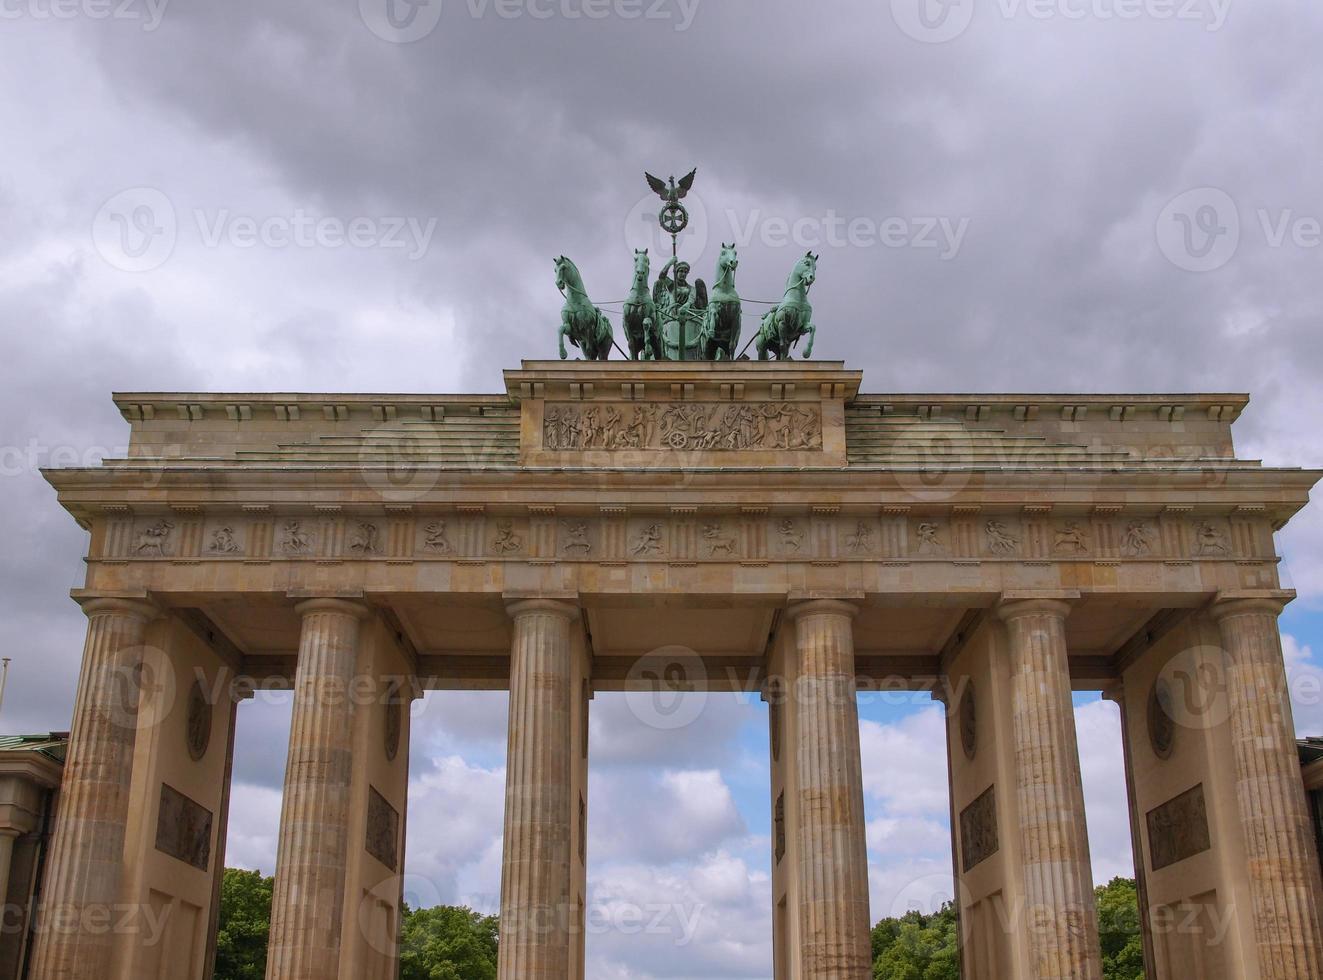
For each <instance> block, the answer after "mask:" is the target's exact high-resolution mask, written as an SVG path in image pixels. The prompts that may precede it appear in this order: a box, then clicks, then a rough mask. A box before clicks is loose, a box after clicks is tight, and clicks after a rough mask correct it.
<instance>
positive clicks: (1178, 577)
mask: <svg viewBox="0 0 1323 980" xmlns="http://www.w3.org/2000/svg"><path fill="white" fill-rule="evenodd" d="M805 288H807V287H805ZM760 350H761V346H760ZM862 380H863V379H862V376H861V374H860V373H859V372H856V371H851V370H847V369H846V367H845V366H844V365H843V364H841V363H839V362H805V361H792V360H783V361H745V360H730V359H726V360H715V361H663V360H656V361H604V360H600V359H599V360H589V361H581V362H561V361H556V362H542V361H534V362H525V363H524V365H523V366H522V368H521V369H519V370H511V371H507V372H506V373H505V378H504V381H505V383H504V390H501V391H500V392H499V393H497V394H492V395H479V396H475V395H348V394H322V395H307V394H266V395H257V394H224V395H220V394H206V395H204V394H197V393H174V394H161V393H142V394H120V395H117V396H116V397H115V404H116V405H117V407H118V409H119V410H120V412H121V413H122V414H123V416H124V418H125V419H126V420H127V421H128V422H129V424H130V425H131V440H130V448H129V452H128V455H127V457H126V458H123V459H113V460H107V461H106V462H105V463H104V465H102V466H100V467H96V468H89V469H62V470H54V471H50V472H48V473H47V477H48V479H49V480H50V482H51V483H52V484H53V486H54V487H55V489H56V490H57V491H58V494H59V500H60V503H61V504H62V505H63V506H64V507H65V508H66V509H67V510H68V511H69V512H70V513H71V514H72V515H73V517H74V518H75V519H76V520H77V521H78V522H79V523H80V524H81V525H82V526H83V527H84V528H86V529H87V531H88V532H89V534H90V544H89V548H88V554H87V574H86V582H85V585H84V586H83V587H82V588H79V589H77V590H76V591H75V592H74V599H75V600H76V601H77V602H78V603H80V604H81V606H82V608H83V611H84V612H85V613H86V615H87V619H88V628H87V643H86V648H85V652H84V656H83V668H82V674H81V680H80V683H79V689H78V696H77V703H76V707H75V712H74V721H73V736H72V744H71V746H70V751H69V757H68V766H67V774H66V780H65V784H64V788H63V793H62V798H61V803H60V807H59V815H58V820H57V824H56V827H55V831H54V835H55V836H54V841H53V844H52V848H51V855H50V860H49V865H48V867H47V871H46V878H45V885H44V891H43V893H42V900H41V907H42V915H41V919H40V932H39V937H38V947H37V953H36V963H35V968H34V970H33V972H32V977H33V980H106V978H114V980H138V978H144V980H145V978H154V980H159V978H170V980H192V978H203V977H207V976H209V975H210V969H211V966H210V963H211V958H212V955H213V953H212V950H213V949H214V941H215V934H216V924H217V904H218V903H217V896H218V892H219V881H220V875H221V870H222V868H223V865H224V851H225V827H226V821H227V810H228V805H229V803H228V800H229V781H230V769H231V762H232V753H233V744H234V743H233V740H234V723H235V718H236V705H237V704H238V702H239V701H240V700H241V699H242V698H243V697H244V696H245V695H246V694H247V693H249V692H251V691H252V690H253V688H254V687H255V686H263V685H268V686H287V687H289V688H291V689H292V690H293V728H292V734H291V737H290V743H289V748H288V765H287V774H286V778H285V792H284V808H283V814H282V817H281V825H280V838H279V857H278V863H277V867H276V890H275V902H274V908H273V912H272V933H271V950H270V967H269V973H268V976H269V977H271V978H275V980H331V978H340V980H351V978H352V980H385V978H388V977H389V978H393V977H394V976H395V975H396V959H397V934H398V928H399V923H400V915H401V904H402V898H401V875H402V874H403V869H404V862H405V855H404V840H405V818H406V814H407V796H408V792H407V790H408V769H409V714H410V712H409V710H408V709H409V705H410V703H411V702H412V701H413V700H415V699H417V698H418V697H420V696H421V694H422V692H423V691H426V690H438V689H447V690H479V689H482V690H508V691H509V695H510V726H509V754H508V781H507V791H506V807H505V838H504V841H505V845H504V864H503V877H502V899H501V912H502V922H501V928H502V936H501V948H500V960H501V963H500V977H501V978H502V980H579V978H581V977H583V975H584V965H583V964H584V939H583V937H584V929H583V921H584V919H583V917H584V908H585V900H586V877H585V865H586V860H587V842H588V841H589V839H590V834H589V833H588V830H587V821H588V819H589V816H590V814H589V812H588V808H587V802H586V801H587V792H586V781H587V771H588V764H589V759H588V743H587V719H588V713H589V711H590V710H591V705H592V702H593V698H594V695H595V694H596V693H597V692H607V691H621V690H631V689H633V690H637V689H646V688H647V686H648V685H650V684H662V685H669V686H671V687H673V688H675V689H677V690H685V689H697V688H705V689H711V690H752V691H755V692H760V693H761V694H762V696H763V698H764V699H765V700H766V701H767V702H768V705H769V729H770V730H769V751H770V762H771V774H772V775H771V785H770V786H769V788H768V790H769V794H770V797H769V798H770V802H771V805H772V812H773V813H774V823H775V829H774V833H773V835H772V836H773V844H772V847H773V853H772V855H771V862H772V867H773V876H774V882H773V907H772V908H770V909H768V914H769V915H770V916H771V917H772V921H773V923H774V935H775V975H776V977H777V978H778V980H787V978H795V980H838V978H839V980H846V978H848V980H864V978H868V977H870V976H871V972H870V970H871V966H870V962H869V959H870V956H869V926H870V910H869V898H868V896H869V891H868V861H867V854H866V846H865V820H864V804H863V791H862V776H861V765H860V746H859V737H858V709H857V702H856V697H855V695H856V692H857V691H858V690H860V689H870V688H874V689H875V688H877V687H879V686H882V685H893V686H894V685H899V686H901V687H905V688H910V689H914V690H929V691H932V692H933V694H934V696H936V697H938V698H940V699H941V700H943V702H944V703H945V706H946V716H947V748H948V751H947V757H948V759H949V774H950V787H951V814H952V824H953V840H954V849H955V865H954V869H953V873H954V878H955V893H956V896H957V899H958V907H959V913H960V920H961V932H962V938H963V970H964V976H965V978H967V980H993V978H995V980H1005V978H1010V977H1016V978H1072V980H1074V978H1085V980H1089V978H1098V977H1100V975H1101V967H1100V954H1099V939H1098V930H1097V926H1096V921H1095V909H1094V900H1093V876H1092V872H1091V868H1090V857H1089V838H1088V833H1087V830H1086V825H1085V814H1084V799H1083V793H1082V789H1081V783H1080V766H1079V759H1078V748H1077V741H1076V732H1075V722H1074V714H1073V711H1072V693H1073V692H1075V691H1080V690H1091V691H1097V690H1101V691H1103V692H1105V696H1106V697H1108V698H1111V699H1113V700H1115V701H1116V702H1117V703H1118V704H1119V705H1120V707H1121V715H1122V718H1123V738H1122V744H1121V745H1118V746H1117V751H1118V752H1119V753H1124V756H1125V760H1126V771H1127V774H1128V785H1129V810H1130V816H1131V824H1132V827H1133V836H1134V845H1135V854H1136V871H1137V874H1138V880H1139V885H1140V891H1141V895H1142V904H1143V906H1144V911H1145V914H1144V916H1143V920H1144V939H1145V949H1146V955H1147V958H1148V962H1149V975H1150V976H1151V977H1155V978H1160V980H1169V978H1170V980H1176V978H1182V980H1183V978H1186V977H1200V978H1239V980H1288V978H1289V980H1308V978H1318V977H1323V937H1321V936H1320V921H1319V919H1320V913H1319V907H1320V906H1319V902H1320V887H1321V886H1320V880H1319V865H1318V857H1317V855H1316V854H1315V845H1314V842H1313V836H1312V831H1311V828H1310V823H1309V817H1308V815H1307V813H1306V808H1305V800H1304V795H1303V790H1302V787H1301V781H1300V776H1299V771H1298V767H1297V763H1296V760H1295V748H1294V732H1293V726H1292V718H1291V710H1290V705H1289V701H1288V699H1287V696H1286V681H1285V674H1284V668H1283V660H1282V652H1281V646H1280V641H1279V634H1278V626H1277V619H1278V615H1279V614H1280V613H1281V611H1282V609H1283V607H1284V605H1285V604H1286V603H1287V602H1289V601H1290V599H1291V598H1292V594H1291V593H1290V592H1289V591H1286V590H1284V589H1283V588H1282V587H1281V584H1280V582H1279V579H1278V572H1277V565H1278V558H1277V554H1276V551H1275V546H1274V538H1273V535H1274V532H1275V531H1277V530H1278V529H1280V528H1281V527H1282V526H1283V525H1284V524H1285V523H1286V522H1287V521H1288V520H1289V519H1290V518H1291V517H1292V515H1294V514H1295V513H1296V512H1297V511H1298V510H1299V509H1300V508H1301V507H1303V506H1304V505H1305V503H1306V502H1307V500H1308V494H1309V491H1310V488H1311V487H1312V486H1313V484H1314V483H1315V480H1316V478H1317V476H1318V474H1316V473H1311V472H1302V471H1299V470H1287V469H1271V468H1266V467H1264V466H1261V465H1259V464H1258V463H1257V462H1254V461H1250V460H1241V459H1238V458H1236V455H1235V452H1234V450H1233V447H1232V438H1231V427H1232V423H1233V422H1234V420H1235V419H1236V417H1237V416H1238V415H1239V413H1240V412H1241V410H1242V409H1243V408H1244V406H1245V404H1246V399H1245V398H1244V397H1243V396H1238V395H1229V394H1197V395H1196V394H1191V395H1180V394H1162V395H1069V394H1055V395H988V394H965V395H960V394H946V395H868V394H862V393H861V392H860V385H861V382H862ZM677 650H680V651H683V652H682V653H676V652H675V651H677ZM672 660H674V661H675V662H674V663H672V662H671V661H672ZM658 678H661V680H660V681H659V680H658ZM410 816H411V818H412V819H413V820H415V821H417V820H427V819H429V818H428V815H427V814H426V813H416V812H415V813H413V814H411V815H410ZM149 913H150V914H149ZM140 918H141V919H149V920H150V921H151V922H153V923H163V925H162V926H161V928H160V929H159V930H156V931H154V932H153V935H152V937H151V939H150V940H149V939H148V938H147V936H146V932H145V931H144V930H143V929H141V928H137V927H136V926H135V923H136V922H137V920H138V919H140Z"/></svg>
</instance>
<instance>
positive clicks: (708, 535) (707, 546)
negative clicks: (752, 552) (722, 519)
mask: <svg viewBox="0 0 1323 980" xmlns="http://www.w3.org/2000/svg"><path fill="white" fill-rule="evenodd" d="M735 544H736V542H735V537H734V535H732V534H730V533H728V532H727V531H726V528H725V527H724V526H723V525H721V524H705V525H703V548H704V551H705V552H706V553H707V557H709V558H715V557H717V555H723V556H725V557H727V558H734V557H735Z"/></svg>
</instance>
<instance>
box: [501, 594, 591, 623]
mask: <svg viewBox="0 0 1323 980" xmlns="http://www.w3.org/2000/svg"><path fill="white" fill-rule="evenodd" d="M505 611H506V612H508V613H509V614H510V618H512V619H518V618H519V617H520V616H528V615H532V614H534V613H546V614H548V615H552V616H561V617H563V618H564V619H565V621H566V622H569V623H572V622H574V621H575V620H576V619H578V618H579V614H580V611H581V610H580V609H579V606H578V605H577V604H575V603H573V602H569V601H566V600H565V599H563V598H544V597H539V596H518V597H515V596H506V599H505Z"/></svg>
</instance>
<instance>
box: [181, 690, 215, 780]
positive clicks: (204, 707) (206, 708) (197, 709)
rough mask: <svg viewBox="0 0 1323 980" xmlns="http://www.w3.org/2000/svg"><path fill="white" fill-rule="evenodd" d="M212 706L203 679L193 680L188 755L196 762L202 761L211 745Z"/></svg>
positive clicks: (189, 711)
mask: <svg viewBox="0 0 1323 980" xmlns="http://www.w3.org/2000/svg"><path fill="white" fill-rule="evenodd" d="M212 715H213V711H212V706H211V702H210V701H209V700H207V692H206V689H205V688H204V687H203V686H202V682H201V681H194V682H193V689H192V690H191V691H190V692H189V694H188V733H187V738H188V755H189V758H191V759H192V760H193V761H194V762H201V761H202V759H203V757H205V756H206V754H207V749H208V748H209V747H210V746H211V722H212Z"/></svg>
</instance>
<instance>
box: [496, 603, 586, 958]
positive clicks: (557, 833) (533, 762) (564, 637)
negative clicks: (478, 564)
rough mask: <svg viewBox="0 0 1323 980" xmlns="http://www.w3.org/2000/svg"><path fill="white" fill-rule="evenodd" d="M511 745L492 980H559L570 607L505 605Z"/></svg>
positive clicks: (565, 883)
mask: <svg viewBox="0 0 1323 980" xmlns="http://www.w3.org/2000/svg"><path fill="white" fill-rule="evenodd" d="M510 615H511V616H512V617H513V618H514V643H513V646H512V648H511V651H510V742H509V754H508V757H507V759H506V781H505V850H504V858H503V862H502V866H501V946H500V966H499V969H498V974H497V975H498V977H499V978H500V980H566V978H567V977H568V975H569V955H570V923H571V922H573V921H574V917H573V914H572V909H571V907H570V904H571V903H570V821H571V803H570V781H571V771H570V753H571V751H572V743H573V737H572V733H571V731H570V698H571V691H570V681H571V668H572V664H571V644H570V625H571V624H572V623H573V622H574V620H575V619H576V618H577V617H578V609H576V608H575V607H574V606H572V605H569V604H568V603H564V602H555V601H550V600H544V599H531V600H525V601H521V602H515V603H512V604H511V605H510Z"/></svg>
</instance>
